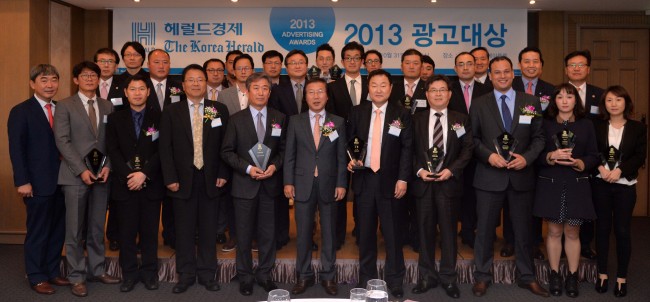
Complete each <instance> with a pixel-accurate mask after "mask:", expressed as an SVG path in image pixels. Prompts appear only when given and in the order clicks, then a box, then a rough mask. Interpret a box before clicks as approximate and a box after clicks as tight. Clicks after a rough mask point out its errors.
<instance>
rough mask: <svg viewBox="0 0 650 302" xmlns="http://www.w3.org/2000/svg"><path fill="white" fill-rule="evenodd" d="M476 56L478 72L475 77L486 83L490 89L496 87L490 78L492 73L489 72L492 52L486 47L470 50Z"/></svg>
mask: <svg viewBox="0 0 650 302" xmlns="http://www.w3.org/2000/svg"><path fill="white" fill-rule="evenodd" d="M469 53H470V54H472V56H474V60H475V63H474V70H475V72H476V74H475V75H474V78H475V79H476V81H477V82H479V83H481V84H483V85H485V86H486V87H487V88H488V89H489V90H492V88H494V87H493V86H492V81H491V80H490V74H489V73H488V67H489V63H490V53H489V52H488V50H487V48H485V47H481V46H480V47H476V48H474V49H472V50H471V51H470V52H469Z"/></svg>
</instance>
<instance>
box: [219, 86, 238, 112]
mask: <svg viewBox="0 0 650 302" xmlns="http://www.w3.org/2000/svg"><path fill="white" fill-rule="evenodd" d="M217 102H219V103H222V104H224V105H226V107H228V112H229V113H230V115H233V114H235V113H237V112H239V111H241V105H239V95H238V94H237V87H235V86H233V87H230V88H226V89H224V90H221V92H219V96H217Z"/></svg>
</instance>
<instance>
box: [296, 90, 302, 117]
mask: <svg viewBox="0 0 650 302" xmlns="http://www.w3.org/2000/svg"><path fill="white" fill-rule="evenodd" d="M296 103H297V104H298V112H300V110H301V109H302V108H301V107H302V84H300V83H297V84H296Z"/></svg>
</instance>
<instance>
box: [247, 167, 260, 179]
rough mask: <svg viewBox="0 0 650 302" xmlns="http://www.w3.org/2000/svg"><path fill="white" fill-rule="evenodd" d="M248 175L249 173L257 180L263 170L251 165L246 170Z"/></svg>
mask: <svg viewBox="0 0 650 302" xmlns="http://www.w3.org/2000/svg"><path fill="white" fill-rule="evenodd" d="M248 175H250V176H251V178H252V179H255V180H259V179H260V177H262V176H263V175H264V171H262V169H260V168H258V167H255V166H251V169H250V171H248Z"/></svg>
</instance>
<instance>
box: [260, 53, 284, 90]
mask: <svg viewBox="0 0 650 302" xmlns="http://www.w3.org/2000/svg"><path fill="white" fill-rule="evenodd" d="M282 61H284V56H283V55H282V54H281V53H280V52H279V51H277V50H274V49H272V50H269V51H267V52H265V53H264V54H263V55H262V65H263V66H262V68H263V69H264V73H266V75H268V76H269V78H271V83H272V85H279V84H280V82H285V81H286V78H284V77H281V76H280V73H281V72H282Z"/></svg>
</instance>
